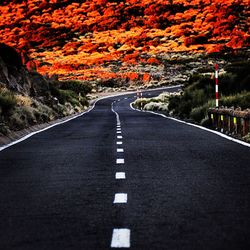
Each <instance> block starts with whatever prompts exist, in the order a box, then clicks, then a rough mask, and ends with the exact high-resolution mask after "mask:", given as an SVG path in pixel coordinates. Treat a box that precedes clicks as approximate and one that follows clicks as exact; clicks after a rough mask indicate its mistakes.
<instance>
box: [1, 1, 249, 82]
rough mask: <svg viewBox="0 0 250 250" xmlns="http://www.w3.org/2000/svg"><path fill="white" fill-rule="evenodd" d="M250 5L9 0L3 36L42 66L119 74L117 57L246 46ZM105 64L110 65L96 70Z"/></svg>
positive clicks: (128, 61)
mask: <svg viewBox="0 0 250 250" xmlns="http://www.w3.org/2000/svg"><path fill="white" fill-rule="evenodd" d="M2 2H3V1H2ZM248 7H249V1H248V0H217V1H211V0H202V1H200V0H171V1H170V0H169V1H164V0H152V1H149V0H127V1H125V2H124V1H108V0H86V1H73V0H63V1H59V0H28V1H4V4H3V3H0V27H1V29H0V40H1V42H4V43H6V44H8V45H10V46H14V47H15V48H17V49H18V50H19V51H23V52H24V53H25V54H29V57H31V59H36V60H37V61H43V62H46V63H47V64H46V65H47V66H42V67H41V66H38V70H40V71H41V72H44V71H51V72H52V73H57V72H59V73H60V74H61V75H68V74H71V73H72V72H73V73H77V75H81V76H82V75H84V76H83V77H85V78H88V77H97V76H101V77H107V76H112V77H113V76H114V75H113V74H111V73H112V72H108V71H109V70H108V69H107V70H106V68H105V67H106V66H107V65H108V64H109V63H110V64H112V63H113V62H117V61H120V62H125V64H132V65H134V64H137V63H139V62H141V63H148V64H155V65H157V64H159V61H158V60H157V59H156V58H155V57H154V56H157V54H158V53H159V54H161V53H166V52H168V51H171V52H173V51H198V50H199V48H200V47H201V45H202V47H203V48H205V50H206V51H207V52H208V53H211V52H219V51H222V50H224V49H225V48H227V49H231V50H234V49H239V48H242V47H248V46H249V33H248V28H249V27H248V19H247V17H248V12H247V11H248ZM141 55H144V56H141ZM148 57H150V58H149V59H148V60H147V59H146V58H148ZM30 64H31V63H30ZM36 64H37V63H36ZM101 64H104V68H105V70H104V69H103V70H94V67H95V68H96V67H99V65H101ZM38 65H39V63H38ZM41 65H44V64H41ZM33 66H34V65H33ZM33 66H32V65H30V67H31V68H33ZM132 76H133V75H132ZM143 77H144V76H143ZM132 78H134V76H133V77H132Z"/></svg>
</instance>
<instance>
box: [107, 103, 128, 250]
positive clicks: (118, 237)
mask: <svg viewBox="0 0 250 250" xmlns="http://www.w3.org/2000/svg"><path fill="white" fill-rule="evenodd" d="M125 99H127V98H125ZM118 101H120V100H118ZM111 110H112V111H113V112H114V113H115V115H116V122H117V125H116V134H117V136H116V138H117V141H116V144H117V145H122V139H123V136H122V135H121V134H122V132H121V122H120V117H119V114H118V113H117V112H116V111H115V110H114V103H112V105H111ZM116 152H117V153H123V152H124V149H123V148H118V147H117V149H116ZM120 157H121V156H120ZM124 163H125V161H124V158H116V164H124ZM115 179H116V180H122V179H126V175H125V172H116V174H115ZM127 201H128V195H127V194H126V193H116V194H115V197H114V201H113V203H115V204H116V203H127ZM111 247H112V248H113V247H114V248H129V247H130V229H127V228H115V229H113V234H112V240H111Z"/></svg>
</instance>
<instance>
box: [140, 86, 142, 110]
mask: <svg viewBox="0 0 250 250" xmlns="http://www.w3.org/2000/svg"><path fill="white" fill-rule="evenodd" d="M140 98H141V110H142V91H141V92H140Z"/></svg>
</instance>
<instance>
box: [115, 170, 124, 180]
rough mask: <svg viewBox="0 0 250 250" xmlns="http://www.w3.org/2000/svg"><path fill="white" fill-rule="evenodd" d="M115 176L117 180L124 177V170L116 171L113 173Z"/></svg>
mask: <svg viewBox="0 0 250 250" xmlns="http://www.w3.org/2000/svg"><path fill="white" fill-rule="evenodd" d="M115 178H116V179H117V180H119V179H126V175H125V172H117V173H116V174H115Z"/></svg>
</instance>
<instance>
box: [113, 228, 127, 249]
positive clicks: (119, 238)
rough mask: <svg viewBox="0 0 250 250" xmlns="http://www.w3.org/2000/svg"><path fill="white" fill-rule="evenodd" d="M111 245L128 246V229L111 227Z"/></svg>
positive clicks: (116, 246)
mask: <svg viewBox="0 0 250 250" xmlns="http://www.w3.org/2000/svg"><path fill="white" fill-rule="evenodd" d="M111 247H112V248H113V247H115V248H129V247H130V230H129V229H127V228H115V229H113V235H112V241H111Z"/></svg>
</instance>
